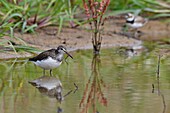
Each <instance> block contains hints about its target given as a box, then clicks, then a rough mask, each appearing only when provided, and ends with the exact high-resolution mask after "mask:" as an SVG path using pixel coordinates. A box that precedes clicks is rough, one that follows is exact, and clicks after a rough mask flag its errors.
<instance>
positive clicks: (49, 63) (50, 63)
mask: <svg viewBox="0 0 170 113" xmlns="http://www.w3.org/2000/svg"><path fill="white" fill-rule="evenodd" d="M34 63H35V64H36V65H37V66H39V67H41V68H43V69H45V70H49V69H53V68H57V67H58V66H59V65H60V64H61V63H62V62H59V61H57V60H54V59H52V58H51V57H48V58H47V59H45V60H41V61H40V60H37V61H36V62H34Z"/></svg>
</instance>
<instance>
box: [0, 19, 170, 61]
mask: <svg viewBox="0 0 170 113" xmlns="http://www.w3.org/2000/svg"><path fill="white" fill-rule="evenodd" d="M123 25H124V20H117V21H115V20H114V21H113V20H109V21H107V22H106V24H105V30H104V33H103V40H102V48H106V47H113V46H128V47H131V46H138V45H141V44H142V41H160V40H162V39H164V38H166V37H167V38H168V36H170V32H169V30H170V26H169V25H168V24H165V23H163V22H160V21H149V22H148V24H146V26H144V27H143V28H141V29H139V30H140V31H142V35H140V36H137V38H136V39H135V38H131V37H127V36H124V35H120V33H121V32H122V31H121V29H122V26H123ZM57 32H58V28H57V27H50V26H49V27H45V28H42V29H39V30H36V33H32V34H21V33H19V32H16V33H15V36H16V37H18V38H21V39H22V40H23V41H25V42H26V43H27V44H28V45H30V46H32V47H36V48H38V49H41V50H46V49H50V48H56V47H57V46H58V45H61V44H62V45H65V46H66V47H67V48H68V50H69V51H73V50H77V49H91V48H92V43H91V33H90V32H89V25H84V26H81V27H78V28H69V27H64V28H63V29H62V31H61V33H60V34H59V35H57ZM4 39H10V38H9V37H4ZM4 39H0V41H3V40H4ZM10 40H12V41H14V42H15V43H17V44H21V41H19V40H16V39H10ZM30 56H32V54H30V53H26V52H19V53H17V54H16V53H14V52H11V51H10V52H9V51H7V52H1V54H0V59H9V58H20V57H30Z"/></svg>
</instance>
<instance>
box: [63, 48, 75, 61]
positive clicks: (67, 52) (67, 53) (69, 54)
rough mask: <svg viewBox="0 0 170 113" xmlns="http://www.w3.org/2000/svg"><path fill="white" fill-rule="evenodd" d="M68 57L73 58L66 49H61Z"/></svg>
mask: <svg viewBox="0 0 170 113" xmlns="http://www.w3.org/2000/svg"><path fill="white" fill-rule="evenodd" d="M63 51H64V52H65V53H66V54H67V55H68V56H69V57H71V58H72V59H73V57H72V56H71V55H70V54H69V53H68V52H67V51H66V50H63Z"/></svg>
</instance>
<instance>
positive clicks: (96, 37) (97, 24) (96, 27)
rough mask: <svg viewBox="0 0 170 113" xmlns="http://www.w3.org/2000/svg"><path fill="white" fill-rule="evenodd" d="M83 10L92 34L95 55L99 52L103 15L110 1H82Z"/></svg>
mask: <svg viewBox="0 0 170 113" xmlns="http://www.w3.org/2000/svg"><path fill="white" fill-rule="evenodd" d="M82 1H83V6H84V9H85V14H86V16H87V18H88V21H89V24H90V27H91V30H92V31H93V32H92V44H93V50H94V53H95V54H98V53H99V52H100V48H101V42H102V36H101V32H102V30H103V25H104V24H103V22H104V19H103V15H104V14H105V12H106V9H107V7H108V6H109V4H110V0H101V1H100V2H98V1H97V0H82Z"/></svg>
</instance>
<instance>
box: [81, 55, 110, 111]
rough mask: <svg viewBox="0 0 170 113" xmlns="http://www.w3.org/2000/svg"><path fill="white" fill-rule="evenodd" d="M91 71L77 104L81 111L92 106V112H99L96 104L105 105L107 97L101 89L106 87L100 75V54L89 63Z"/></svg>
mask: <svg viewBox="0 0 170 113" xmlns="http://www.w3.org/2000/svg"><path fill="white" fill-rule="evenodd" d="M91 66H92V67H91V69H92V73H91V76H90V77H89V80H88V82H87V84H86V87H85V89H84V93H83V97H82V99H81V102H80V104H79V107H80V110H81V113H87V112H88V110H89V109H90V107H92V110H93V113H99V111H98V110H97V104H98V103H100V104H101V105H103V106H107V98H105V97H104V94H103V90H104V88H105V87H106V85H105V84H104V82H103V80H102V78H101V75H100V56H99V55H95V56H94V57H93V60H92V64H91Z"/></svg>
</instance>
